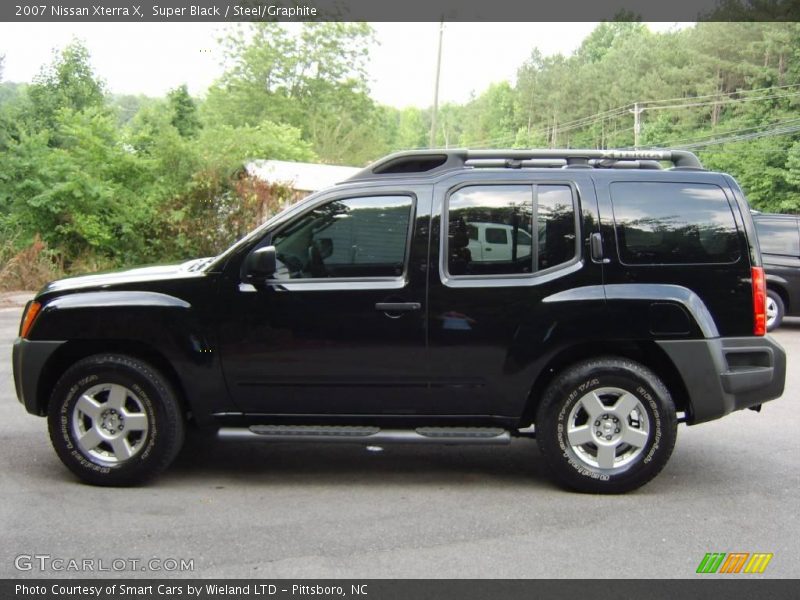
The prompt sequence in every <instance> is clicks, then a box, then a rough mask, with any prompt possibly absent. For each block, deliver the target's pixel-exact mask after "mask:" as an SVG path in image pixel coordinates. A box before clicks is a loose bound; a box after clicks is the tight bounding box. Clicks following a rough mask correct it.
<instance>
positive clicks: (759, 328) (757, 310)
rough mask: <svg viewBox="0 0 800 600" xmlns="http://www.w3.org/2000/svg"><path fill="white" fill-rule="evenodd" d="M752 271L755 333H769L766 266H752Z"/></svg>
mask: <svg viewBox="0 0 800 600" xmlns="http://www.w3.org/2000/svg"><path fill="white" fill-rule="evenodd" d="M750 273H751V276H752V281H753V335H764V334H765V333H767V284H766V281H765V280H764V268H763V267H752V268H751V269H750Z"/></svg>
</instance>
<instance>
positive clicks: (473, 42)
mask: <svg viewBox="0 0 800 600" xmlns="http://www.w3.org/2000/svg"><path fill="white" fill-rule="evenodd" d="M596 25H597V24H596V23H446V24H445V26H444V36H443V46H442V47H443V51H442V71H441V82H440V91H439V98H440V102H465V101H466V100H468V99H469V97H470V94H471V93H473V92H474V93H476V94H479V93H480V92H482V91H483V90H485V89H486V88H487V87H488V86H489V85H490V84H491V83H493V82H498V81H511V82H513V81H514V77H515V74H516V71H517V69H518V68H519V66H520V65H521V64H522V63H523V62H524V61H525V59H526V58H528V57H529V56H530V54H531V51H532V50H533V48H538V49H539V50H540V52H542V54H544V55H551V54H557V53H562V54H569V53H571V52H573V51H574V50H575V49H576V48H578V46H580V44H581V41H582V40H583V39H584V37H586V35H588V34H589V33H590V32H591V31H592V30H593V29H594V27H595V26H596ZM372 26H373V28H374V29H375V37H376V39H377V40H378V42H379V43H378V45H377V46H376V47H374V48H373V50H372V52H371V53H370V56H371V61H370V64H369V77H370V87H371V91H372V97H373V98H374V99H375V100H376V101H377V102H379V103H381V104H387V105H390V106H395V107H398V108H403V107H406V106H418V107H426V106H430V105H431V104H432V103H433V92H434V80H435V72H436V48H437V43H438V37H439V23H373V24H372ZM648 26H649V27H650V28H651V29H653V30H655V31H664V30H667V29H670V28H672V27H682V26H684V24H676V23H649V24H648ZM231 27H235V24H224V23H69V24H65V23H0V55H5V56H6V58H5V63H4V72H3V79H4V80H6V81H17V82H29V81H31V79H32V78H33V77H34V76H35V75H36V74H37V73H38V72H39V69H40V68H41V66H42V65H43V64H46V63H49V62H50V61H51V59H52V52H53V49H54V48H61V47H63V46H64V45H66V44H67V43H69V41H70V40H71V39H72V38H78V39H81V40H83V41H84V42H85V44H86V45H87V47H88V48H89V51H90V52H91V55H92V65H93V67H94V69H95V72H96V73H97V74H98V75H99V76H100V77H101V78H102V79H104V80H105V81H106V84H107V86H108V88H109V89H110V91H112V92H114V93H120V94H145V95H148V96H162V95H164V94H165V93H166V92H167V91H169V90H170V89H172V88H175V87H177V86H179V85H181V84H182V83H186V84H188V86H189V91H190V92H191V93H192V94H193V95H196V96H202V95H203V94H204V93H205V91H206V90H207V89H208V86H209V85H210V84H211V83H212V82H213V81H214V80H215V79H216V78H217V77H219V76H220V75H221V74H222V71H223V68H222V66H221V63H222V60H223V56H222V54H221V52H220V49H219V46H218V44H217V40H218V39H219V38H220V37H221V36H223V35H224V34H225V32H226V29H227V28H231Z"/></svg>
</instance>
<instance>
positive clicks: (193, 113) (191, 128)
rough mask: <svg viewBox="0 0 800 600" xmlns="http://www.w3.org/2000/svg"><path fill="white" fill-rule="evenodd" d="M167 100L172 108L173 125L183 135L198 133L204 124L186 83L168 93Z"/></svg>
mask: <svg viewBox="0 0 800 600" xmlns="http://www.w3.org/2000/svg"><path fill="white" fill-rule="evenodd" d="M167 100H168V101H169V106H170V109H171V110H172V120H171V121H170V123H171V124H172V126H173V127H174V128H175V129H177V130H178V133H180V134H181V136H183V137H186V138H190V137H194V136H195V135H197V132H198V131H199V130H200V128H201V127H202V124H201V123H200V119H199V118H198V116H197V105H196V104H195V103H194V100H192V97H191V96H190V95H189V90H188V88H187V87H186V84H183V85H181V86H178V87H177V88H175V89H174V90H172V91H171V92H170V93H169V94H167Z"/></svg>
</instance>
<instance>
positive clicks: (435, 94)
mask: <svg viewBox="0 0 800 600" xmlns="http://www.w3.org/2000/svg"><path fill="white" fill-rule="evenodd" d="M442 34H444V17H443V18H442V20H441V21H440V22H439V52H438V56H437V57H436V83H435V84H434V86H433V113H431V138H430V142H429V143H428V147H429V148H433V146H434V144H435V143H436V113H437V112H439V75H440V74H441V72H442Z"/></svg>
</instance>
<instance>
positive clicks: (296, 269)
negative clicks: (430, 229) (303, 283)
mask: <svg viewBox="0 0 800 600" xmlns="http://www.w3.org/2000/svg"><path fill="white" fill-rule="evenodd" d="M411 207H412V202H411V198H408V197H405V196H373V197H368V198H350V199H347V200H337V201H335V202H330V203H328V204H324V205H322V206H320V207H318V208H316V209H314V210H312V211H311V212H309V213H307V214H305V215H303V216H302V217H300V218H299V219H297V220H296V221H295V222H294V223H292V224H291V225H289V226H288V227H286V228H285V229H283V230H282V231H280V232H279V233H278V234H277V235H276V236H275V238H274V239H273V245H274V246H275V249H276V250H277V254H278V261H279V264H278V272H277V273H276V274H275V278H276V279H304V278H329V277H393V276H399V275H402V273H403V267H404V264H405V254H406V242H407V239H408V231H409V223H410V221H411Z"/></svg>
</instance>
